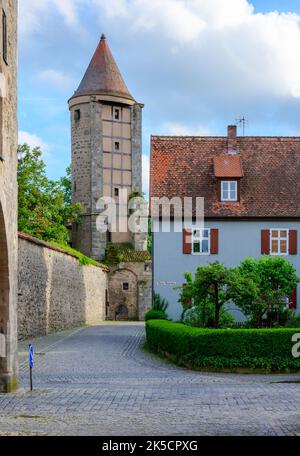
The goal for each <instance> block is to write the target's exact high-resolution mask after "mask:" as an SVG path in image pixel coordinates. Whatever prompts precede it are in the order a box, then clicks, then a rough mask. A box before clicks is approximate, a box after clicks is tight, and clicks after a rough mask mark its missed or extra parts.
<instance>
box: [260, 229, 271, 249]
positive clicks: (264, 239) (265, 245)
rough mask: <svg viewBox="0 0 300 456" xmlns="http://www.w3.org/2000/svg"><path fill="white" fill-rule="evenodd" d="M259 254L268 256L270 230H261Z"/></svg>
mask: <svg viewBox="0 0 300 456" xmlns="http://www.w3.org/2000/svg"><path fill="white" fill-rule="evenodd" d="M261 253H262V255H270V230H261Z"/></svg>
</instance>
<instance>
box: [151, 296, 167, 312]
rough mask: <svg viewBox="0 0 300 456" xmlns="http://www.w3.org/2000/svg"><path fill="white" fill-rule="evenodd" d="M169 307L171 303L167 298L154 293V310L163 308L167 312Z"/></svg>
mask: <svg viewBox="0 0 300 456" xmlns="http://www.w3.org/2000/svg"><path fill="white" fill-rule="evenodd" d="M168 307H169V303H168V301H167V300H166V299H165V298H162V297H161V296H160V294H158V293H153V309H154V310H161V311H162V312H164V313H166V310H167V308H168Z"/></svg>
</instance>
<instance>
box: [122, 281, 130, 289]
mask: <svg viewBox="0 0 300 456" xmlns="http://www.w3.org/2000/svg"><path fill="white" fill-rule="evenodd" d="M123 290H124V291H128V290H129V283H128V282H125V283H123Z"/></svg>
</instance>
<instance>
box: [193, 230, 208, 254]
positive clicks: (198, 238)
mask: <svg viewBox="0 0 300 456" xmlns="http://www.w3.org/2000/svg"><path fill="white" fill-rule="evenodd" d="M192 246H193V254H195V255H209V253H210V230H207V229H199V230H197V229H195V230H193V236H192Z"/></svg>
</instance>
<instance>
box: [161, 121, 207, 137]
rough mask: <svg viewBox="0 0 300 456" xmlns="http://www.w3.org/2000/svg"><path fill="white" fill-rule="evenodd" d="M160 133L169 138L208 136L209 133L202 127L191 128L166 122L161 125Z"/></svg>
mask: <svg viewBox="0 0 300 456" xmlns="http://www.w3.org/2000/svg"><path fill="white" fill-rule="evenodd" d="M162 133H163V134H165V135H171V136H208V135H209V134H210V131H209V129H208V128H206V127H203V126H202V125H197V126H194V127H193V126H189V125H184V124H181V123H176V122H174V123H172V122H167V123H165V124H163V127H162Z"/></svg>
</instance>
